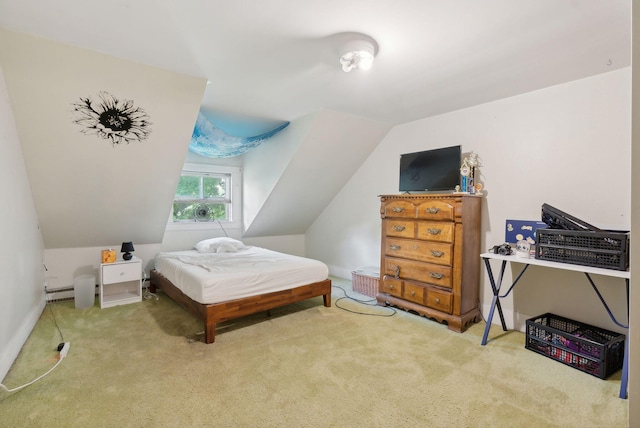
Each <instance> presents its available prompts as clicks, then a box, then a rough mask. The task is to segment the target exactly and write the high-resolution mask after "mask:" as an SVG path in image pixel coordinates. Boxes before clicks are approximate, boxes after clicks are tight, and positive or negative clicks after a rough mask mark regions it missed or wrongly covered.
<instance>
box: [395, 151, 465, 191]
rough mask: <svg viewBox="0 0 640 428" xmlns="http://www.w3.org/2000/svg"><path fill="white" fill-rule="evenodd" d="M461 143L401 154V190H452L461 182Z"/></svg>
mask: <svg viewBox="0 0 640 428" xmlns="http://www.w3.org/2000/svg"><path fill="white" fill-rule="evenodd" d="M461 162H462V150H461V147H460V146H451V147H443V148H440V149H433V150H425V151H422V152H415V153H405V154H403V155H400V189H399V190H400V191H401V192H452V191H454V190H455V188H456V186H457V185H459V184H460V164H461Z"/></svg>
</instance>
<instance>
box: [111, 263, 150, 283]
mask: <svg viewBox="0 0 640 428" xmlns="http://www.w3.org/2000/svg"><path fill="white" fill-rule="evenodd" d="M141 272H142V267H141V265H140V263H116V264H111V265H104V266H102V283H103V284H113V283H117V282H126V281H139V280H140V277H141V275H142V273H141Z"/></svg>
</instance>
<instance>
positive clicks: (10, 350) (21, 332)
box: [0, 293, 45, 379]
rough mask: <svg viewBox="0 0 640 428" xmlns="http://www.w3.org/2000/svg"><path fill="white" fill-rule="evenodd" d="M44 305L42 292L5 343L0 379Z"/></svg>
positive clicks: (34, 324) (5, 373)
mask: <svg viewBox="0 0 640 428" xmlns="http://www.w3.org/2000/svg"><path fill="white" fill-rule="evenodd" d="M44 307H45V295H44V293H42V296H41V298H40V300H39V301H38V302H36V304H35V305H34V306H33V307H32V308H31V310H30V311H29V313H28V314H27V316H26V317H25V318H24V320H23V321H22V324H21V325H20V328H18V329H17V330H16V331H15V333H14V335H13V337H12V338H11V339H10V340H9V343H7V345H6V346H5V347H4V349H3V350H2V352H1V353H0V379H4V377H5V376H6V375H7V373H9V369H10V368H11V365H13V362H14V361H15V360H16V358H17V357H18V354H19V353H20V350H21V349H22V347H23V346H24V343H25V342H26V341H27V339H28V338H29V335H30V334H31V332H32V331H33V328H34V327H35V326H36V323H37V322H38V320H39V319H40V315H42V311H43V310H44Z"/></svg>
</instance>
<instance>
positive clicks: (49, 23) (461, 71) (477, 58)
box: [0, 0, 631, 124]
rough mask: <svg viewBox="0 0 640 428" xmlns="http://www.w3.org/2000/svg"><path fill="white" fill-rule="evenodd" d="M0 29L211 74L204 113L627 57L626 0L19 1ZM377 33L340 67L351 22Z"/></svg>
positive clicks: (415, 104) (526, 84) (438, 91)
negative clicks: (357, 61) (357, 67)
mask: <svg viewBox="0 0 640 428" xmlns="http://www.w3.org/2000/svg"><path fill="white" fill-rule="evenodd" d="M0 27H4V28H7V29H12V30H16V31H21V32H27V33H31V34H36V35H40V36H42V37H46V38H49V39H52V40H56V41H59V42H63V43H67V44H70V45H74V46H79V47H84V48H87V49H91V50H94V51H97V52H102V53H106V54H109V55H113V56H116V57H119V58H124V59H128V60H131V61H136V62H141V63H144V64H149V65H153V66H156V67H159V68H162V69H166V70H173V71H176V72H178V73H182V74H187V75H193V76H202V77H204V78H206V79H208V80H209V81H210V82H211V83H210V85H208V87H207V89H206V93H205V96H204V98H203V100H202V102H203V105H204V106H205V107H206V108H207V109H208V110H209V111H223V112H232V113H240V114H244V115H247V116H250V117H258V118H261V117H263V118H273V119H277V120H280V121H293V120H295V119H297V118H300V117H303V116H305V115H307V114H313V113H315V112H317V111H320V110H322V109H328V110H335V111H340V112H344V113H349V114H353V115H356V116H362V117H365V118H368V119H371V120H376V121H381V122H387V123H391V124H399V123H406V122H409V121H412V120H416V119H421V118H424V117H428V116H432V115H436V114H440V113H444V112H448V111H452V110H456V109H460V108H464V107H469V106H472V105H477V104H481V103H485V102H489V101H494V100H496V99H501V98H505V97H509V96H514V95H518V94H522V93H525V92H529V91H534V90H536V89H540V88H545V87H548V86H552V85H557V84H560V83H565V82H568V81H571V80H576V79H581V78H584V77H588V76H592V75H595V74H599V73H604V72H607V71H611V70H615V69H618V68H621V67H628V66H629V65H630V64H631V62H630V61H631V58H630V46H631V0H517V1H514V0H455V1H453V0H452V1H445V0H394V1H381V0H378V1H372V0H348V1H345V0H323V1H317V0H268V1H265V0H237V1H211V0H189V1H167V0H139V1H132V0H119V1H98V0H57V1H43V0H19V1H17V0H16V1H8V0H5V1H0ZM349 32H360V33H364V34H366V35H368V36H371V37H373V38H374V39H375V40H376V41H377V44H378V46H379V52H378V55H377V57H376V59H375V62H374V64H373V68H372V69H371V70H369V71H368V72H366V73H365V72H355V71H352V72H351V73H344V72H343V71H342V70H341V68H340V64H339V61H338V57H339V51H340V49H341V48H342V47H343V44H344V38H343V35H344V33H349Z"/></svg>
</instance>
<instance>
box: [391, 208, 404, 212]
mask: <svg viewBox="0 0 640 428" xmlns="http://www.w3.org/2000/svg"><path fill="white" fill-rule="evenodd" d="M392 211H393V212H394V213H401V212H404V207H393V208H392Z"/></svg>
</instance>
